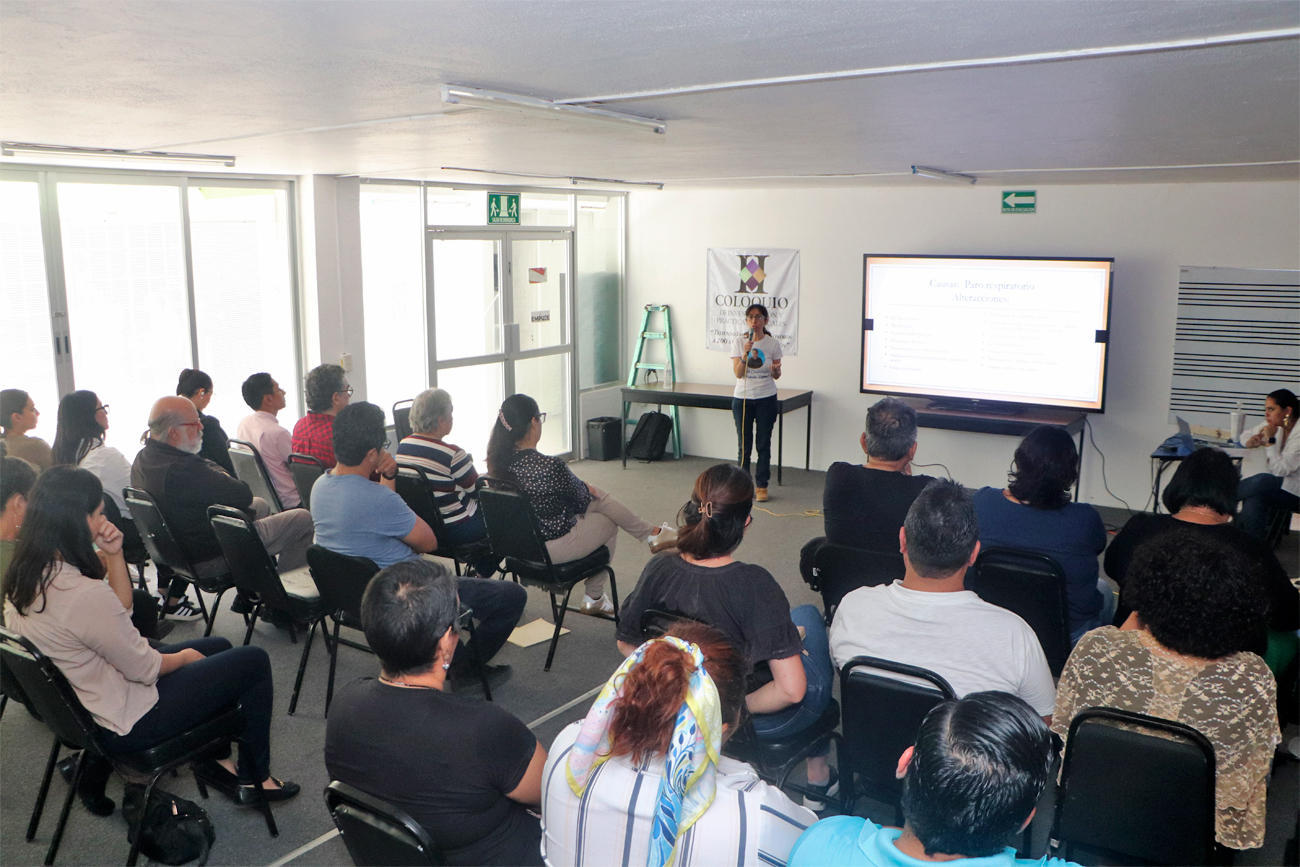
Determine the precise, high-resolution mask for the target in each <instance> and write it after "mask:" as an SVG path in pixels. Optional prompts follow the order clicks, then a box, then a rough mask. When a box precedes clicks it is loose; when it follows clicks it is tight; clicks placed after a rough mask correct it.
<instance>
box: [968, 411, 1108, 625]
mask: <svg viewBox="0 0 1300 867" xmlns="http://www.w3.org/2000/svg"><path fill="white" fill-rule="evenodd" d="M1078 478H1079V452H1078V451H1077V450H1076V449H1075V447H1074V438H1073V437H1071V436H1070V435H1069V434H1068V433H1066V432H1065V431H1064V430H1062V429H1061V428H1057V427H1048V426H1047V425H1043V426H1041V427H1036V428H1034V429H1033V430H1031V431H1030V432H1029V433H1028V434H1026V435H1025V438H1024V439H1023V440H1021V441H1020V445H1019V446H1017V447H1016V455H1015V459H1014V463H1013V464H1012V469H1011V473H1010V474H1009V475H1008V480H1009V484H1008V485H1007V487H1005V488H981V489H980V490H979V491H977V492H976V493H975V513H976V514H977V515H978V516H979V522H980V545H981V546H982V547H983V548H984V549H985V550H987V549H989V548H995V547H1006V548H1020V549H1023V550H1026V551H1035V552H1037V553H1039V554H1046V555H1047V556H1048V557H1051V558H1052V559H1053V560H1055V561H1056V562H1057V563H1059V564H1060V565H1061V568H1062V569H1064V570H1065V589H1066V593H1067V595H1068V596H1069V600H1070V641H1071V642H1074V641H1078V640H1079V636H1080V635H1082V634H1083V633H1085V632H1087V631H1088V630H1089V629H1095V628H1096V627H1098V626H1102V625H1104V624H1106V623H1110V621H1111V618H1112V617H1114V616H1115V592H1114V591H1113V590H1111V589H1110V585H1108V584H1107V583H1106V581H1105V579H1103V578H1099V577H1098V575H1097V555H1098V554H1100V553H1101V552H1102V551H1104V550H1105V549H1106V527H1105V526H1104V525H1103V524H1102V523H1101V516H1100V515H1098V514H1097V510H1096V509H1094V508H1093V507H1092V506H1089V505H1088V504H1087V503H1072V502H1070V488H1071V486H1073V485H1074V483H1075V482H1076V481H1077V480H1078Z"/></svg>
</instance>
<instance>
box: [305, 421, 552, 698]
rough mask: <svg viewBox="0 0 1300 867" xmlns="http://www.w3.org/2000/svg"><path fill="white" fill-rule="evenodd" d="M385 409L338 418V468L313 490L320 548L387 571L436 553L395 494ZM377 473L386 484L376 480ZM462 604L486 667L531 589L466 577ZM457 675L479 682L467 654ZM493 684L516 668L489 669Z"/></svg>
mask: <svg viewBox="0 0 1300 867" xmlns="http://www.w3.org/2000/svg"><path fill="white" fill-rule="evenodd" d="M386 444H387V438H386V436H385V433H384V411H383V410H382V409H380V408H379V407H377V406H375V405H374V404H373V403H367V402H365V401H360V402H358V403H354V404H350V405H348V406H346V407H344V408H343V409H342V410H341V411H340V412H339V414H338V416H337V417H336V418H335V419H334V455H335V457H336V458H337V459H338V463H337V464H336V465H335V467H334V469H333V470H331V471H330V472H328V473H326V474H325V475H323V476H321V477H320V478H319V479H317V480H316V483H315V485H313V486H312V489H311V511H312V516H313V517H314V518H315V519H316V544H317V545H320V546H321V547H322V548H328V549H329V550H331V551H337V552H338V553H340V554H347V555H348V556H350V557H365V558H367V559H370V560H373V561H374V562H375V564H376V565H377V566H379V568H381V569H385V568H387V567H389V566H391V565H393V564H394V563H402V562H406V561H418V560H419V559H420V554H422V553H425V554H427V553H429V552H432V551H434V550H436V549H437V547H438V540H437V539H436V538H435V537H434V535H433V529H432V528H431V527H430V526H429V525H428V524H426V523H425V522H424V521H423V520H422V519H421V518H420V517H419V516H417V515H416V514H415V513H414V512H412V511H411V509H410V507H409V506H407V505H406V502H405V501H404V500H403V499H402V498H401V497H400V496H398V494H397V491H396V490H394V488H395V484H394V480H395V479H396V478H397V462H396V461H395V460H393V456H392V455H390V454H389V453H388V452H387V451H385V445H386ZM376 473H377V474H378V476H377V477H378V478H379V481H378V482H372V481H371V478H374V477H376V476H375V474H376ZM456 585H457V589H458V591H459V593H460V600H461V602H464V603H465V604H466V605H468V606H469V607H470V608H473V609H474V619H475V620H477V621H478V626H477V627H476V628H475V630H474V644H475V645H476V649H477V652H478V654H479V659H480V660H481V661H482V662H484V663H486V662H487V661H488V660H489V659H491V658H492V657H493V656H495V655H496V653H497V651H498V650H500V649H501V647H502V645H504V644H505V642H506V639H507V638H509V637H510V633H511V631H513V630H514V628H515V624H517V623H518V622H519V617H520V615H521V614H523V611H524V605H526V604H527V602H528V591H526V590H525V589H524V588H523V587H522V586H521V585H519V584H515V583H514V582H513V581H493V580H490V579H487V578H472V577H465V578H459V579H457V581H456ZM453 662H454V665H453V666H452V669H451V676H452V679H453V682H454V683H455V684H456V685H458V686H459V685H460V684H461V683H466V684H467V685H471V684H477V683H478V681H477V679H476V678H475V676H474V673H473V672H472V670H471V666H470V657H469V655H468V651H467V650H466V649H465V648H464V647H463V646H462V647H458V648H457V650H456V658H455V659H454V660H453ZM488 669H489V674H490V676H491V678H492V679H497V680H503V679H504V678H505V677H506V676H508V675H509V673H510V666H508V665H499V666H488Z"/></svg>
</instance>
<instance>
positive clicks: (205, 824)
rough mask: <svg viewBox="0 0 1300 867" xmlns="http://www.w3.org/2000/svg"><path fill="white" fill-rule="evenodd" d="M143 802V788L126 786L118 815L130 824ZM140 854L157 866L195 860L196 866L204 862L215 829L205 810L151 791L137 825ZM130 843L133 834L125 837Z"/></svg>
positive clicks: (189, 802) (176, 798)
mask: <svg viewBox="0 0 1300 867" xmlns="http://www.w3.org/2000/svg"><path fill="white" fill-rule="evenodd" d="M143 801H144V786H141V785H127V787H126V796H125V797H124V798H123V799H122V815H123V816H124V817H125V818H126V820H127V821H128V822H130V823H132V830H134V829H135V827H136V826H135V822H136V821H137V820H138V819H139V817H140V812H141V807H142V802H143ZM138 827H139V829H140V830H139V833H140V834H141V835H143V839H141V841H140V851H141V852H143V853H144V854H145V856H146V857H148V858H150V859H152V860H154V861H157V862H158V863H160V864H188V863H189V862H190V861H193V860H194V859H196V858H197V859H198V861H199V864H200V865H204V864H207V863H208V852H209V851H210V850H211V849H212V844H213V842H215V841H216V839H217V833H216V830H215V829H214V828H213V827H212V819H210V818H209V817H208V811H207V810H204V809H203V808H202V807H200V806H199V805H198V804H196V803H194V802H193V801H188V800H186V799H185V798H181V797H179V796H177V795H173V794H171V793H170V792H164V791H163V790H162V789H157V788H155V789H154V790H153V796H152V797H151V798H149V807H148V809H147V810H144V821H143V822H141V823H140V825H139V826H138ZM127 836H128V838H129V841H130V842H131V843H134V842H135V835H134V834H131V833H128V834H127Z"/></svg>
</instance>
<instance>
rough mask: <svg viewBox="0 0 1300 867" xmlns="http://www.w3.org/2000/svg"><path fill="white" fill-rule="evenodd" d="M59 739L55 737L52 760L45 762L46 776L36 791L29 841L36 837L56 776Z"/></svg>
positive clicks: (51, 752)
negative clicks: (55, 768) (46, 800)
mask: <svg viewBox="0 0 1300 867" xmlns="http://www.w3.org/2000/svg"><path fill="white" fill-rule="evenodd" d="M60 746H61V745H60V744H59V739H58V738H55V739H54V746H53V747H51V748H50V760H49V761H48V762H46V763H45V776H44V777H42V778H41V788H40V791H39V792H37V793H36V805H35V806H34V807H32V818H31V820H30V821H29V822H28V823H27V842H28V843H30V842H32V840H34V839H36V828H37V827H38V826H39V825H40V824H41V813H42V812H44V810H45V796H46V795H48V794H49V793H50V780H51V779H52V778H53V777H54V766H55V765H57V764H58V763H59V747H60Z"/></svg>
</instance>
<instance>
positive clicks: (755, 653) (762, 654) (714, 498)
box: [618, 464, 838, 809]
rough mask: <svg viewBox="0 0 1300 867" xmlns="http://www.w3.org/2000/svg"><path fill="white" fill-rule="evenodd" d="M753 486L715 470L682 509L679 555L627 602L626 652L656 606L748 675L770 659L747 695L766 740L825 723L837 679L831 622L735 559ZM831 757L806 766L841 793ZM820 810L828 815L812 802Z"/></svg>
mask: <svg viewBox="0 0 1300 867" xmlns="http://www.w3.org/2000/svg"><path fill="white" fill-rule="evenodd" d="M753 508H754V482H753V481H752V480H751V479H750V477H749V473H747V472H745V471H744V470H742V469H741V468H740V467H737V466H735V465H734V464H717V465H716V466H713V467H710V468H709V469H707V470H705V471H704V472H703V473H700V476H699V478H697V479H696V480H695V490H694V491H693V492H692V493H691V499H690V500H689V501H688V502H687V503H686V505H685V506H683V507H682V511H681V521H682V528H681V530H679V531H678V534H677V550H675V551H665V552H664V553H662V554H659V555H657V556H656V557H654V558H652V559H651V560H650V562H649V563H647V564H646V567H645V571H643V572H642V573H641V578H640V580H638V581H637V585H636V589H635V590H633V591H632V594H631V595H630V596H629V597H628V598H627V600H626V601H625V602H624V603H623V607H622V610H621V612H620V617H619V625H618V647H619V650H621V651H623V654H624V655H625V656H626V655H627V654H629V653H631V652H633V651H634V650H635V649H636V647H637V646H638V645H639V644H640V643H641V631H640V630H641V616H642V614H643V613H644V612H645V610H646V609H648V608H655V609H659V610H663V611H668V612H671V613H675V614H682V615H685V616H686V617H689V618H691V619H693V620H698V621H701V622H703V623H707V624H709V625H710V626H712V627H714V628H715V629H718V630H720V631H721V632H722V633H723V634H724V635H726V636H727V638H728V640H730V641H731V642H732V643H733V644H735V645H736V648H737V649H738V650H739V651H740V652H741V654H742V656H743V658H744V661H745V666H746V673H748V672H749V671H751V670H752V669H753V667H754V665H755V663H759V662H767V663H768V667H769V668H770V669H771V671H772V678H773V679H772V680H771V681H770V682H768V683H766V684H764V685H763V686H761V687H759V688H758V689H756V690H754V691H753V692H751V693H750V694H749V695H748V696H746V697H745V704H746V706H747V707H748V709H749V711H750V713H752V714H753V715H754V716H753V721H754V730H755V732H756V733H757V734H758V736H759V738H761V739H764V740H775V739H777V738H785V737H788V736H790V735H793V734H796V733H798V732H800V731H803V730H804V729H806V728H808V726H810V725H812V724H813V723H814V722H816V721H817V720H818V718H820V717H821V715H822V712H823V711H824V710H826V706H827V705H828V704H829V703H830V700H831V690H832V689H833V687H834V682H835V672H834V671H833V670H832V669H831V660H830V654H829V651H828V649H827V646H826V623H825V621H824V620H823V619H822V615H821V613H820V612H819V611H818V610H817V608H816V607H815V606H812V605H801V606H799V607H798V608H796V609H795V610H793V611H791V610H790V603H789V601H788V600H787V599H786V596H785V591H783V590H782V589H781V585H780V584H777V583H776V579H775V578H773V577H772V573H770V572H768V571H767V570H766V569H764V568H763V567H762V566H756V565H754V564H751V563H742V562H740V561H739V560H735V559H733V558H732V556H731V555H732V553H733V552H734V551H735V550H736V549H737V548H738V547H740V543H741V541H743V540H744V538H745V530H746V529H747V528H748V527H749V523H750V521H751V520H752V517H751V515H750V512H751V511H752V510H753ZM834 782H835V781H834V780H832V779H831V771H830V768H829V767H828V766H827V763H826V753H824V752H823V753H822V754H821V755H819V756H815V757H812V758H810V759H809V760H808V783H809V785H812V786H818V787H823V786H824V787H828V789H829V791H830V794H831V795H835V794H837V793H838V787H837V786H834ZM814 808H815V809H821V806H820V805H819V804H816V803H815V802H814Z"/></svg>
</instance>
